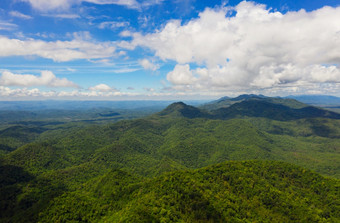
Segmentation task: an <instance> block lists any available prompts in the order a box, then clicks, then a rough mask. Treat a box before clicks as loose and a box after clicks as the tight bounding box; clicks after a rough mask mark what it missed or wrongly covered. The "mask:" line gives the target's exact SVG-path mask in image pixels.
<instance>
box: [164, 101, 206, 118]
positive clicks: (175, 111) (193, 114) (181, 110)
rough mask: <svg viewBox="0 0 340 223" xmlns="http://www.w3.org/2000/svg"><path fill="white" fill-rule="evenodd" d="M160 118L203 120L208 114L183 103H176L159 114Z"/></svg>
mask: <svg viewBox="0 0 340 223" xmlns="http://www.w3.org/2000/svg"><path fill="white" fill-rule="evenodd" d="M158 115H160V116H166V115H171V116H178V117H186V118H202V117H207V115H208V114H206V113H204V112H203V111H201V110H200V109H198V108H196V107H194V106H191V105H187V104H185V103H183V102H175V103H172V104H170V105H169V106H168V107H166V108H165V109H164V110H163V111H161V112H159V113H158Z"/></svg>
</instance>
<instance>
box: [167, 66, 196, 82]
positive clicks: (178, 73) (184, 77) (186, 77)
mask: <svg viewBox="0 0 340 223" xmlns="http://www.w3.org/2000/svg"><path fill="white" fill-rule="evenodd" d="M166 78H167V80H168V81H170V82H171V83H173V84H176V85H190V84H193V83H194V82H195V81H196V79H195V77H194V76H193V74H192V72H191V71H190V66H189V65H188V64H186V65H176V66H175V69H174V70H173V71H171V72H169V73H168V75H167V76H166Z"/></svg>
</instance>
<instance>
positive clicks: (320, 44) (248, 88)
mask: <svg viewBox="0 0 340 223" xmlns="http://www.w3.org/2000/svg"><path fill="white" fill-rule="evenodd" d="M249 93H252V94H264V95H268V96H287V95H301V94H326V95H334V96H340V1H339V0H294V1H291V0H287V1H283V0H257V1H236V0H230V1H227V0H222V1H221V0H209V1H206V0H172V1H170V0H144V1H140V0H1V1H0V100H49V99H53V100H56V99H57V100H58V99H60V100H139V99H140V100H169V99H171V100H173V99H183V100H184V99H185V100H188V99H198V100H199V99H216V98H219V97H222V96H237V95H239V94H249Z"/></svg>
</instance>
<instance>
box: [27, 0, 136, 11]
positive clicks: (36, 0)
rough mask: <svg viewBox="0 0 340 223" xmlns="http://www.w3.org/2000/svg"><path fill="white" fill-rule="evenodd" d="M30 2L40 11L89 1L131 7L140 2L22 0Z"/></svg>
mask: <svg viewBox="0 0 340 223" xmlns="http://www.w3.org/2000/svg"><path fill="white" fill-rule="evenodd" d="M21 1H24V2H28V3H30V4H31V6H32V7H33V8H35V9H37V10H40V11H51V10H59V11H63V10H67V9H69V8H70V7H71V6H72V5H77V4H78V5H79V4H81V3H82V2H88V3H93V4H98V5H108V4H113V5H122V6H126V7H127V8H131V9H139V8H140V4H139V3H138V2H137V1H136V0H21Z"/></svg>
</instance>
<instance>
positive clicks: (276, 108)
mask: <svg viewBox="0 0 340 223" xmlns="http://www.w3.org/2000/svg"><path fill="white" fill-rule="evenodd" d="M284 104H287V103H276V102H272V101H271V100H268V99H264V100H263V99H251V100H249V99H248V100H244V101H241V102H239V103H235V104H232V105H230V106H229V107H226V108H220V109H217V110H213V111H211V113H212V114H213V117H215V118H220V119H227V118H229V119H230V118H236V117H244V116H247V117H264V118H269V119H274V120H281V121H286V120H293V119H302V118H317V117H323V118H332V119H340V114H338V113H335V112H331V111H327V110H324V109H321V108H317V107H312V106H306V107H303V108H299V109H296V108H293V107H290V106H286V105H284Z"/></svg>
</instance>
